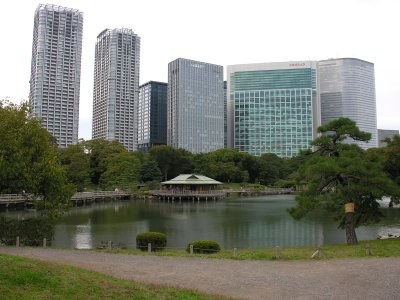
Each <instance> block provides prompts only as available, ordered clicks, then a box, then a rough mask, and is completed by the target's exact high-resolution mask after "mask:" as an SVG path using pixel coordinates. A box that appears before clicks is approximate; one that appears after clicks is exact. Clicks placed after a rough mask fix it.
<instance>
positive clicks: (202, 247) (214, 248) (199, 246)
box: [186, 240, 221, 254]
mask: <svg viewBox="0 0 400 300" xmlns="http://www.w3.org/2000/svg"><path fill="white" fill-rule="evenodd" d="M190 245H193V252H194V253H203V254H212V253H217V252H219V251H220V250H221V247H220V246H219V244H218V243H217V242H215V241H209V240H202V241H194V242H191V243H189V244H188V245H187V247H186V251H187V252H190Z"/></svg>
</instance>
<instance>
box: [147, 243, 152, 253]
mask: <svg viewBox="0 0 400 300" xmlns="http://www.w3.org/2000/svg"><path fill="white" fill-rule="evenodd" d="M147 252H148V253H151V243H148V244H147Z"/></svg>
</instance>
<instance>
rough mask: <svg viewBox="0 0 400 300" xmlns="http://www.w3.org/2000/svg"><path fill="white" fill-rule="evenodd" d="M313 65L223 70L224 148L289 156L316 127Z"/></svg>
mask: <svg viewBox="0 0 400 300" xmlns="http://www.w3.org/2000/svg"><path fill="white" fill-rule="evenodd" d="M316 67H317V63H316V62H314V61H304V62H303V61H302V62H282V63H260V64H244V65H232V66H228V67H227V79H228V97H229V98H228V99H229V100H228V147H234V148H236V149H238V150H239V151H241V152H246V153H249V154H253V155H261V154H263V153H274V154H276V155H278V156H280V157H292V156H295V155H297V154H298V153H299V151H300V150H302V149H307V148H309V147H310V145H309V143H310V142H311V141H312V140H313V139H314V138H315V137H316V129H317V127H318V126H319V125H320V109H319V95H318V91H317V82H316V80H317V75H316Z"/></svg>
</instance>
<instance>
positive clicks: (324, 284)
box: [0, 247, 400, 299]
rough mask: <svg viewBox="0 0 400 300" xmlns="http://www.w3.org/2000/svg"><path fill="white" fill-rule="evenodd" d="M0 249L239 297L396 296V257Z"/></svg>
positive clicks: (399, 283)
mask: <svg viewBox="0 0 400 300" xmlns="http://www.w3.org/2000/svg"><path fill="white" fill-rule="evenodd" d="M0 253H5V254H12V255H18V256H26V257H31V258H35V259H40V260H45V261H49V262H56V263H60V264H66V265H72V266H76V267H80V268H85V269H89V270H94V271H97V272H101V273H105V274H108V275H111V276H115V277H119V278H123V279H130V280H135V281H138V282H144V283H154V284H158V285H164V286H174V287H182V288H188V289H196V290H199V291H203V292H206V293H212V294H220V295H226V296H230V297H234V298H243V299H399V298H400V258H398V257H395V258H379V259H375V258H366V259H346V260H323V261H322V260H320V261H255V260H247V261H235V260H224V259H204V258H179V257H160V256H148V255H125V254H110V253H103V252H94V251H82V250H58V249H50V248H27V247H20V248H15V247H0Z"/></svg>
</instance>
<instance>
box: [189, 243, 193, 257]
mask: <svg viewBox="0 0 400 300" xmlns="http://www.w3.org/2000/svg"><path fill="white" fill-rule="evenodd" d="M189 248H190V255H193V245H190V246H189Z"/></svg>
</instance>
